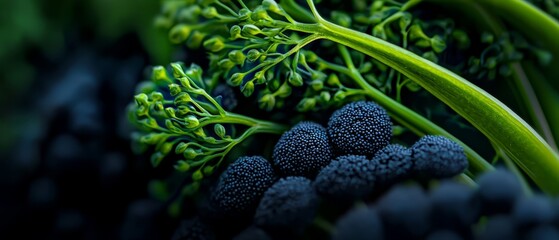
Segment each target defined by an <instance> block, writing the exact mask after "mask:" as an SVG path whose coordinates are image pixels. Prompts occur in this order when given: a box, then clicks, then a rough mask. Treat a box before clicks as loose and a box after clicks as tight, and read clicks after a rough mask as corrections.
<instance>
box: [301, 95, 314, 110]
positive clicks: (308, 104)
mask: <svg viewBox="0 0 559 240" xmlns="http://www.w3.org/2000/svg"><path fill="white" fill-rule="evenodd" d="M315 106H316V99H314V98H303V99H301V101H300V102H299V104H297V111H300V112H307V111H312V110H314V107H315Z"/></svg>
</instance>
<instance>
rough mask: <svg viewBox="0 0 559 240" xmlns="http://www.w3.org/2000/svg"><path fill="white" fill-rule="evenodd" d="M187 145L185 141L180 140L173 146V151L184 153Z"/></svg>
mask: <svg viewBox="0 0 559 240" xmlns="http://www.w3.org/2000/svg"><path fill="white" fill-rule="evenodd" d="M187 147H188V145H187V144H186V143H183V142H180V143H179V144H177V146H176V147H175V153H176V154H181V153H184V151H186V148H187Z"/></svg>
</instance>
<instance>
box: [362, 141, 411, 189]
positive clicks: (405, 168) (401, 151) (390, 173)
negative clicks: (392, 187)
mask: <svg viewBox="0 0 559 240" xmlns="http://www.w3.org/2000/svg"><path fill="white" fill-rule="evenodd" d="M371 162H372V164H374V165H375V176H376V177H377V183H378V184H380V185H388V184H391V183H394V182H396V181H398V180H402V179H405V178H407V177H409V176H410V173H411V171H412V167H413V162H412V159H411V151H410V150H409V149H408V148H406V147H404V146H402V145H398V144H390V145H388V146H386V147H384V148H383V149H381V150H380V151H378V152H377V154H376V155H375V157H374V158H373V159H372V161H371Z"/></svg>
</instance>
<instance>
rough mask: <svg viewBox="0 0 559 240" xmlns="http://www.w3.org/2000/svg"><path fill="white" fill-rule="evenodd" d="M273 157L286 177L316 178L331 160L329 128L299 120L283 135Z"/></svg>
mask: <svg viewBox="0 0 559 240" xmlns="http://www.w3.org/2000/svg"><path fill="white" fill-rule="evenodd" d="M273 159H274V164H275V165H276V166H277V167H278V169H279V172H280V173H281V174H282V175H283V176H303V177H308V178H314V177H315V176H316V174H317V173H318V171H320V169H322V168H323V167H325V166H326V165H328V163H330V161H331V160H332V150H331V148H330V145H329V144H328V138H327V137H326V129H324V127H323V126H321V125H320V124H318V123H314V122H300V123H298V124H297V125H295V126H294V127H293V128H291V130H289V131H287V132H285V133H284V134H283V135H282V136H281V138H280V139H279V141H278V142H277V144H276V146H275V147H274V152H273Z"/></svg>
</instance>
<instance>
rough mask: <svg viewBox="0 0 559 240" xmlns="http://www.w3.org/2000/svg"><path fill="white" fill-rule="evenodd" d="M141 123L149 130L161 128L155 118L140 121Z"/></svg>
mask: <svg viewBox="0 0 559 240" xmlns="http://www.w3.org/2000/svg"><path fill="white" fill-rule="evenodd" d="M140 123H141V124H142V125H144V126H146V127H149V128H159V124H157V121H156V120H155V119H153V118H147V119H144V120H142V121H140Z"/></svg>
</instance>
